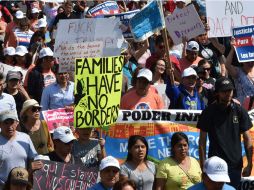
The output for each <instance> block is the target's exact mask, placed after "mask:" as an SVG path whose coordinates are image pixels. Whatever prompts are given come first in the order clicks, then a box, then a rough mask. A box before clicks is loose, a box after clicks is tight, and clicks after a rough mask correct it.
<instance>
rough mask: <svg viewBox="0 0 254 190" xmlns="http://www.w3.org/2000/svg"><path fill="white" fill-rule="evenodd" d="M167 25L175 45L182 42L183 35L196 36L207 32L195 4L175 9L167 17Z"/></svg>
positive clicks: (189, 37)
mask: <svg viewBox="0 0 254 190" xmlns="http://www.w3.org/2000/svg"><path fill="white" fill-rule="evenodd" d="M165 22H166V27H167V30H168V32H169V35H170V36H171V38H172V40H173V42H174V44H175V45H177V44H180V43H182V38H183V36H185V37H187V38H188V39H191V38H194V37H196V36H198V35H199V34H203V33H204V32H205V27H204V25H203V23H202V22H201V20H200V18H199V16H198V13H197V11H196V9H195V7H194V5H189V6H187V7H185V8H183V9H180V10H177V11H174V12H173V14H172V15H169V16H167V17H166V18H165Z"/></svg>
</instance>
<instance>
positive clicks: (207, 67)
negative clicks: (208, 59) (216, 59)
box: [202, 63, 211, 79]
mask: <svg viewBox="0 0 254 190" xmlns="http://www.w3.org/2000/svg"><path fill="white" fill-rule="evenodd" d="M202 67H203V69H204V71H205V78H206V79H208V78H209V77H210V71H211V65H210V64H209V63H205V64H204V65H202Z"/></svg>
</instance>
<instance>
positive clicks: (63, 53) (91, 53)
mask: <svg viewBox="0 0 254 190" xmlns="http://www.w3.org/2000/svg"><path fill="white" fill-rule="evenodd" d="M55 53H56V54H57V55H60V57H59V58H58V60H59V65H60V72H64V71H74V70H75V59H76V58H77V57H102V56H103V42H102V41H94V42H84V43H76V44H60V45H59V48H58V49H56V51H55Z"/></svg>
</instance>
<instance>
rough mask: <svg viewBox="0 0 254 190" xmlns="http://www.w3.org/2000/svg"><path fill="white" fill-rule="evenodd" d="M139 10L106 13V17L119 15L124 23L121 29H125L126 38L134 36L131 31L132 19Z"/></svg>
mask: <svg viewBox="0 0 254 190" xmlns="http://www.w3.org/2000/svg"><path fill="white" fill-rule="evenodd" d="M138 12H139V10H134V11H129V12H124V13H119V14H114V15H104V17H105V18H108V17H113V16H114V17H117V18H120V21H121V23H122V25H121V26H120V28H121V30H122V31H123V36H124V37H125V38H133V36H132V34H131V31H130V26H129V23H130V19H131V18H132V17H133V16H134V15H135V14H137V13H138Z"/></svg>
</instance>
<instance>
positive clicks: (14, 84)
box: [7, 79, 19, 89]
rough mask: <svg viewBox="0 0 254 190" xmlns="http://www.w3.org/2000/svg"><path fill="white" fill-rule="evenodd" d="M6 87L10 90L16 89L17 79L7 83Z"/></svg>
mask: <svg viewBox="0 0 254 190" xmlns="http://www.w3.org/2000/svg"><path fill="white" fill-rule="evenodd" d="M7 84H8V87H9V88H11V89H17V88H18V85H19V80H18V79H11V80H9V81H8V82H7Z"/></svg>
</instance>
